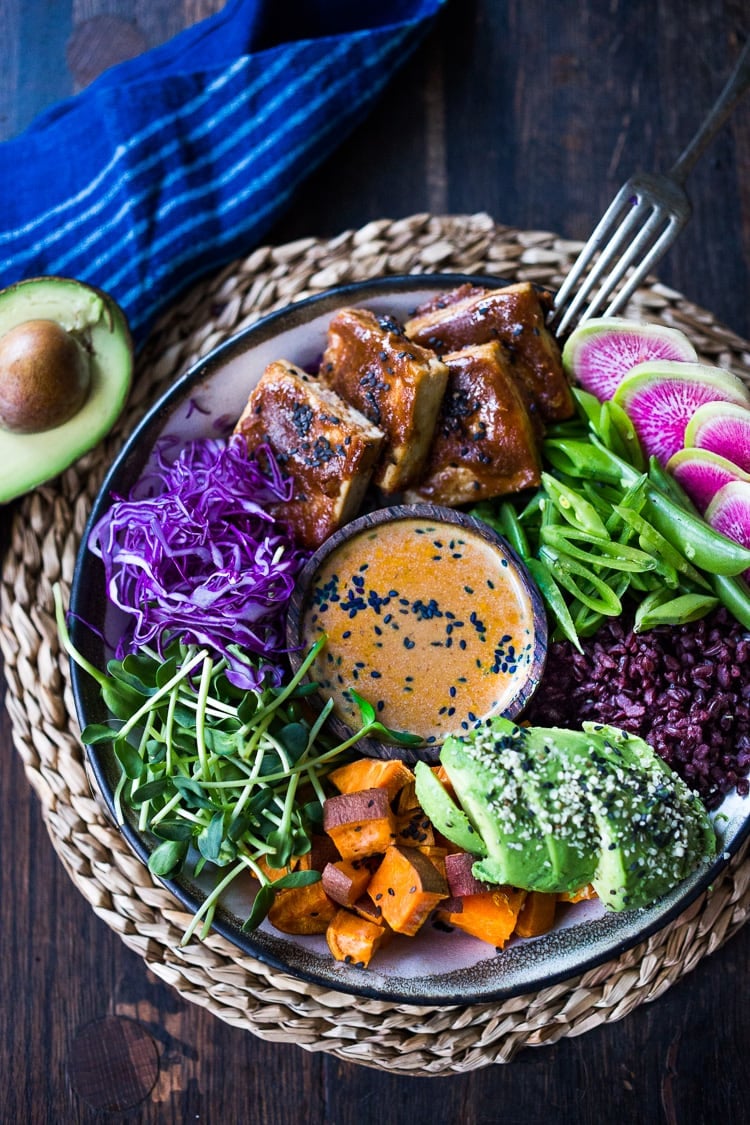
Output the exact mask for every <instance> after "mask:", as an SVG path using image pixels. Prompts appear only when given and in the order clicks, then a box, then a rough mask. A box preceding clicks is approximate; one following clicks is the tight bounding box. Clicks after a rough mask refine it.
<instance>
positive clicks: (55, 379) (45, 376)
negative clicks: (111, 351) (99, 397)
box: [0, 319, 91, 434]
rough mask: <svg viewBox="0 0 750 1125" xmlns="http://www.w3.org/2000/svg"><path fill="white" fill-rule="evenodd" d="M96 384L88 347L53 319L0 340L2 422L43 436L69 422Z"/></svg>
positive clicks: (28, 323)
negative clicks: (46, 431)
mask: <svg viewBox="0 0 750 1125" xmlns="http://www.w3.org/2000/svg"><path fill="white" fill-rule="evenodd" d="M90 385H91V364H90V361H89V356H88V353H87V351H86V350H85V348H84V347H83V346H82V345H81V344H80V343H79V341H78V340H77V339H76V338H75V336H73V335H72V333H70V332H67V331H66V330H65V329H64V328H63V327H62V325H61V324H59V323H58V322H57V321H54V320H46V319H45V320H42V319H35V320H27V321H23V322H22V323H21V324H18V325H16V327H15V328H11V329H10V331H9V332H6V333H5V335H4V336H3V337H2V338H1V339H0V424H2V426H3V427H4V428H5V429H6V430H11V431H12V432H14V433H22V434H29V433H40V432H42V431H44V430H51V429H53V428H54V427H56V426H60V425H62V424H63V422H67V420H68V419H69V418H72V417H73V415H74V414H77V413H78V411H79V410H80V409H81V407H82V406H83V403H84V402H85V400H86V396H87V394H88V392H89V387H90Z"/></svg>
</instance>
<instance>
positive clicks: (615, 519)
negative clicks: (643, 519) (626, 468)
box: [606, 473, 648, 542]
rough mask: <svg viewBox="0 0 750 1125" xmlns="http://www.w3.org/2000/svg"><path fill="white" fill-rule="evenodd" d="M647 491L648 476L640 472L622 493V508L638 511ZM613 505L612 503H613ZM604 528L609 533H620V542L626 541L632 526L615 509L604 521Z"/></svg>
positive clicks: (644, 500) (620, 501)
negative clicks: (636, 478)
mask: <svg viewBox="0 0 750 1125" xmlns="http://www.w3.org/2000/svg"><path fill="white" fill-rule="evenodd" d="M647 491H648V477H647V475H646V474H645V473H641V475H640V476H639V477H638V480H636V481H634V482H633V483H632V484H631V485H629V487H628V488H626V489H625V491H624V492H623V494H622V497H621V499H620V500H619V501H615V503H620V504H621V505H622V506H623V508H628V509H630V510H631V511H633V512H637V513H640V512H641V511H642V510H643V506H644V504H645V503H646V496H647ZM613 507H614V505H613ZM606 528H607V531H608V532H609V534H610V535H613V534H614V533H615V532H618V531H619V533H620V535H621V536H622V539H621V542H627V541H628V539H630V538H631V537H632V533H633V530H634V529H633V528H632V527H630V525H629V524H627V523H625V521H624V520H623V518H622V516H620V515H618V513H617V512H616V511H614V510H613V511H612V512H611V514H610V516H609V519H608V520H607V522H606Z"/></svg>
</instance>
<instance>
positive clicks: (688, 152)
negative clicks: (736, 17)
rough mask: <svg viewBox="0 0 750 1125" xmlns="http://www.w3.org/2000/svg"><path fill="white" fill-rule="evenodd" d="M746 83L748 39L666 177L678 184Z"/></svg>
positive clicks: (749, 76)
mask: <svg viewBox="0 0 750 1125" xmlns="http://www.w3.org/2000/svg"><path fill="white" fill-rule="evenodd" d="M748 86H750V39H749V40H748V41H747V43H746V44H745V46H744V48H743V50H742V53H741V55H740V57H739V59H738V60H737V65H736V66H735V68H734V70H733V71H732V74H731V75H730V77H729V79H728V80H727V84H726V86H725V87H724V89H723V90H722V92H721V93H720V94H719V97H718V98H717V100H716V104H715V105H714V107H713V109H712V110H711V112H710V113H709V115H708V117H707V118H706V120H705V121H704V122H703V124H702V125H701V127H700V129H699V130H698V132H697V133H696V134H695V136H694V137H693V139H692V141H691V142H690V144H689V145H688V146H687V148H686V149H685V151H684V152H683V153H682V155H681V156H680V157H679V158H678V159H677V161H676V163H675V164H674V165H673V167H672V169H671V170H670V173H669V174H670V176H672V178H673V179H675V180H677V182H678V183H680V184H682V183H684V182H685V180H686V179H687V177H688V175H689V173H690V172H691V171H692V170H693V167H694V165H695V164H696V163H697V162H698V160H699V159H700V157H701V156H702V155H703V153H704V152H705V150H706V149H707V148H708V146H709V145H710V143H711V141H712V140H713V139H714V137H715V136H716V134H717V133H718V131H719V129H721V127H722V125H723V124H724V122H725V121H726V119H727V118H728V117H729V115H730V113H731V112H732V110H733V109H734V107H735V106H736V104H737V102H738V101H739V100H740V98H741V97H742V95H743V94H745V93H746V92H747V89H748Z"/></svg>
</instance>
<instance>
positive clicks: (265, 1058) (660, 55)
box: [0, 0, 750, 1125]
mask: <svg viewBox="0 0 750 1125" xmlns="http://www.w3.org/2000/svg"><path fill="white" fill-rule="evenodd" d="M278 2H279V3H280V2H281V0H278ZM300 2H301V0H300ZM219 6H220V3H219V2H218V0H151V2H150V3H149V4H141V3H139V2H138V0H118V2H117V3H116V4H112V3H109V2H108V0H87V2H86V3H85V4H84V3H79V2H76V3H72V2H67V0H60V2H58V3H56V4H48V3H42V0H23V2H22V3H19V2H16V3H13V2H10V3H9V2H5V3H0V19H1V21H2V35H3V66H2V68H0V135H1V136H3V137H8V136H12V135H14V134H15V133H16V132H18V131H19V130H20V129H22V128H23V127H24V125H25V124H26V123H27V122H28V121H29V120H30V119H31V117H32V115H33V114H34V113H35V112H37V111H38V110H39V109H41V108H43V107H44V106H45V105H47V104H49V103H50V102H51V101H54V100H55V99H57V98H59V97H61V96H64V95H65V94H67V93H69V92H71V91H72V90H74V89H77V88H79V87H80V86H81V85H84V84H85V83H86V82H87V81H90V80H91V78H92V77H94V76H95V74H96V73H97V72H98V71H99V70H100V69H101V68H102V67H103V66H105V65H108V64H110V63H112V62H116V61H117V60H118V59H119V58H121V57H124V56H126V55H128V54H132V53H134V52H138V51H141V50H143V49H145V48H146V47H148V46H150V45H153V44H155V43H157V42H160V41H161V40H163V39H164V38H167V37H168V36H169V35H172V34H174V33H175V32H176V31H178V30H179V29H180V27H181V26H183V25H184V24H185V23H188V22H192V21H194V20H196V19H198V18H200V17H202V16H204V15H206V14H209V13H210V12H211V11H212V10H216V8H218V7H219ZM290 7H293V4H292V5H290ZM749 33H750V11H748V6H747V3H746V0H695V2H691V3H685V0H660V2H659V3H658V4H656V3H654V2H653V0H578V2H577V3H575V4H573V3H564V2H561V0H552V2H547V3H543V2H540V0H530V2H529V0H525V2H520V0H451V3H450V4H449V6H448V9H447V10H446V11H445V12H444V13H443V15H442V17H441V19H440V21H439V23H438V26H437V27H436V29H435V30H434V32H433V33H432V34H431V35H430V36H429V39H428V40H427V41H426V42H425V43H424V45H423V46H422V47H421V48H420V50H419V52H418V53H417V55H416V56H415V57H414V58H413V59H412V61H411V62H410V63H409V65H408V66H407V68H406V69H405V70H404V71H403V72H402V73H401V74H399V75H398V76H397V77H396V79H395V81H394V82H393V84H392V85H391V86H390V88H389V90H388V91H387V93H386V94H385V96H384V98H383V99H382V101H381V102H380V103H379V105H378V107H377V108H376V110H375V112H374V113H373V114H372V115H371V117H370V118H369V120H368V121H367V122H366V123H364V124H363V125H362V126H361V127H360V128H359V129H358V131H357V132H356V134H355V135H354V136H352V137H351V138H350V139H348V140H347V141H345V143H344V144H343V145H342V146H341V148H340V150H339V151H338V152H337V154H336V155H335V156H334V157H333V158H332V159H330V160H329V161H328V162H327V164H326V165H325V167H323V168H321V169H320V170H318V171H317V172H316V173H315V174H314V175H313V176H312V178H311V180H310V181H309V183H308V185H307V186H306V188H305V189H304V191H302V192H301V193H300V194H299V196H298V198H297V199H296V200H295V201H294V203H293V204H292V206H291V207H290V208H289V210H288V212H287V214H286V215H285V216H284V218H283V219H282V220H281V221H280V222H279V223H278V224H277V226H276V227H275V229H274V230H273V231H271V232H270V235H269V239H270V240H272V241H286V240H288V239H291V238H294V237H297V236H299V235H315V236H330V235H333V234H335V233H336V232H337V231H338V230H340V229H342V228H344V227H348V226H359V225H362V224H364V223H365V222H367V221H368V220H369V219H372V218H376V217H382V216H388V217H393V218H396V217H399V216H402V215H407V214H411V213H414V212H417V211H432V212H436V213H445V212H448V211H452V212H472V211H479V210H486V211H488V212H489V213H490V214H491V215H492V216H493V217H494V218H495V219H497V220H498V221H500V222H502V223H507V224H511V225H514V226H518V227H523V228H534V229H539V230H549V231H557V232H559V233H561V234H564V235H566V236H568V237H571V238H582V237H584V236H585V235H587V234H588V232H589V230H590V229H591V227H592V225H593V223H594V221H595V219H596V218H597V217H598V215H599V214H600V212H601V210H602V209H603V207H604V206H605V205H606V204H607V202H608V201H609V199H610V198H611V196H612V194H613V192H614V190H615V188H616V187H617V186H618V185H619V183H620V181H621V180H623V179H625V178H626V176H627V175H628V174H630V173H631V172H632V171H634V170H636V169H660V168H665V167H666V166H668V165H669V163H670V162H671V161H672V160H673V159H674V158H675V157H676V155H677V154H678V151H679V149H680V148H681V146H682V145H683V143H684V142H686V141H687V139H688V138H689V136H690V135H691V132H692V130H693V129H694V127H695V126H696V125H697V124H698V122H699V120H700V119H701V117H702V115H703V113H704V112H705V110H706V109H707V107H708V106H709V104H710V103H711V101H712V100H713V98H714V97H715V95H716V94H717V93H718V90H719V88H720V87H721V85H722V83H723V80H724V77H725V75H726V74H727V72H728V69H729V67H730V64H731V62H732V60H733V59H734V58H735V57H736V55H737V53H738V50H739V48H740V46H741V45H742V43H743V42H744V41H745V38H746V37H747V35H748V34H749ZM0 159H2V150H0ZM690 191H691V195H692V199H693V203H694V217H693V220H692V222H691V224H690V226H689V227H688V229H687V230H686V231H685V233H684V234H683V235H682V237H681V240H680V241H679V243H678V245H677V246H676V247H675V248H674V249H673V250H672V252H671V254H670V255H669V257H668V259H667V260H666V261H665V262H664V263H663V265H662V267H661V269H660V274H661V276H662V278H663V279H664V280H665V281H666V282H668V283H670V284H672V285H674V287H675V288H677V289H679V290H680V291H682V292H683V293H685V294H687V295H688V296H689V297H690V298H691V299H693V300H695V301H696V302H698V303H699V304H701V305H703V306H705V307H706V308H708V309H710V310H712V312H713V313H714V314H715V316H716V317H717V319H718V320H720V321H722V322H724V323H725V324H727V325H729V326H730V327H731V328H732V329H734V330H735V331H737V332H738V333H740V334H741V335H743V336H745V337H750V299H749V298H750V290H749V287H748V265H749V263H750V98H748V100H747V101H746V102H745V103H744V104H743V105H742V106H741V107H740V108H739V110H738V111H737V112H736V114H735V116H734V117H733V119H732V121H731V123H730V124H729V126H728V127H727V128H726V129H725V130H724V132H723V133H722V135H721V137H720V138H719V139H718V140H717V142H716V143H715V145H714V146H713V148H712V149H711V151H710V153H709V154H708V155H707V156H706V157H705V158H704V160H703V163H702V164H701V165H700V167H699V168H698V169H697V170H696V172H695V173H694V175H693V177H692V179H691V181H690ZM10 515H11V511H10V510H6V511H3V512H2V513H1V514H0V518H1V519H2V521H3V523H2V526H3V529H4V534H5V535H6V537H7V526H8V524H9V519H10ZM0 778H1V784H0V803H1V804H0V855H1V856H2V864H0V910H1V911H2V928H1V929H0V950H1V951H2V952H1V954H0V1121H2V1122H3V1123H7V1125H15V1123H25V1122H34V1123H35V1122H50V1123H55V1125H59V1123H61V1122H65V1123H67V1122H94V1121H102V1120H107V1119H117V1120H127V1121H133V1122H134V1121H142V1122H188V1121H202V1122H211V1123H212V1125H232V1123H238V1122H239V1123H244V1122H249V1123H253V1125H255V1123H262V1125H297V1123H298V1122H310V1123H311V1125H316V1123H327V1125H347V1123H352V1125H353V1123H355V1122H356V1123H357V1125H366V1123H369V1122H373V1123H374V1122H378V1123H383V1125H402V1123H403V1125H406V1123H407V1122H408V1123H409V1125H427V1123H429V1125H434V1123H435V1122H439V1123H454V1122H455V1123H456V1125H480V1123H482V1125H489V1123H491V1122H501V1121H502V1122H503V1123H504V1125H530V1123H536V1122H540V1123H541V1122H544V1123H548V1122H549V1123H571V1125H573V1123H575V1125H585V1123H591V1125H599V1123H601V1122H610V1121H643V1122H646V1123H649V1122H667V1123H670V1125H671V1123H674V1122H679V1123H692V1122H696V1123H697V1122H705V1123H708V1125H712V1123H714V1122H722V1123H724V1125H734V1123H737V1125H740V1123H742V1122H746V1121H748V1120H750V1074H749V1072H748V1066H747V1053H748V1048H750V1004H748V985H747V980H748V971H749V970H750V927H747V928H746V929H745V930H743V931H741V932H740V934H739V935H738V936H736V937H735V938H734V939H733V940H732V941H731V942H730V943H729V944H727V945H726V946H725V947H724V948H722V949H721V950H720V951H719V952H718V953H716V954H715V955H713V956H711V957H710V958H708V959H706V960H704V961H703V962H701V963H700V964H699V965H698V967H697V968H696V969H695V970H694V971H693V972H691V973H690V974H689V975H687V976H686V977H685V978H683V980H682V981H681V982H680V983H678V984H677V985H675V986H674V987H672V988H671V989H670V990H669V991H668V992H667V993H666V994H665V995H664V996H662V997H661V998H660V999H659V1000H658V1001H656V1002H655V1003H653V1004H648V1005H644V1006H641V1007H640V1008H638V1009H637V1010H636V1011H634V1012H632V1013H631V1014H630V1015H629V1016H627V1017H626V1018H625V1019H623V1020H621V1021H619V1022H613V1023H611V1024H609V1025H607V1026H600V1027H599V1028H597V1029H596V1030H593V1031H591V1032H589V1033H587V1034H585V1035H583V1036H580V1037H578V1038H571V1039H565V1040H563V1041H561V1042H559V1043H558V1044H557V1045H555V1046H550V1047H544V1048H539V1049H533V1050H526V1051H525V1052H522V1053H521V1054H520V1055H518V1056H517V1058H516V1059H515V1060H514V1061H513V1062H512V1063H511V1064H509V1065H506V1066H495V1067H490V1068H484V1069H480V1070H477V1071H475V1072H473V1073H467V1074H463V1075H460V1076H455V1077H449V1078H443V1079H433V1080H427V1079H425V1080H417V1079H415V1078H407V1077H397V1076H393V1075H391V1074H386V1073H382V1072H377V1071H373V1070H369V1069H366V1068H363V1067H358V1066H354V1065H349V1064H344V1063H340V1062H338V1061H337V1060H336V1059H334V1058H331V1057H329V1056H326V1055H325V1054H323V1053H319V1054H310V1053H307V1052H305V1051H303V1050H301V1049H299V1048H298V1047H296V1046H294V1045H291V1044H290V1045H274V1044H269V1043H265V1042H263V1041H261V1040H259V1039H257V1038H256V1037H255V1036H253V1035H252V1034H249V1033H247V1032H243V1031H240V1030H235V1029H233V1028H231V1027H229V1026H228V1025H226V1024H224V1023H222V1022H221V1021H220V1020H218V1019H216V1018H215V1017H213V1016H212V1015H210V1014H209V1013H207V1012H205V1011H204V1010H202V1009H201V1008H199V1007H198V1006H195V1005H191V1004H189V1003H187V1002H185V1001H183V1000H182V999H181V998H180V997H179V996H178V995H177V994H176V993H174V992H173V991H172V990H171V989H170V988H169V987H167V986H166V985H164V984H162V983H161V982H160V981H158V980H157V979H155V978H154V977H153V976H152V975H150V974H149V972H148V971H147V970H146V968H145V966H144V964H143V962H142V961H141V960H140V958H139V957H138V956H136V954H135V953H132V952H130V951H129V950H128V949H127V948H126V947H125V946H124V945H123V944H122V943H121V941H120V940H119V939H118V937H117V936H116V935H115V934H114V933H113V932H112V931H111V930H110V929H108V927H107V926H106V925H105V924H104V923H103V922H102V921H100V920H99V919H97V918H96V916H95V915H94V914H93V912H92V911H91V909H90V907H89V906H88V905H87V904H86V902H85V901H84V899H83V898H82V896H81V895H80V894H79V892H78V891H77V890H76V888H75V887H74V886H73V885H72V884H71V882H70V880H69V879H68V877H67V875H66V874H65V872H64V870H63V868H62V866H61V865H60V863H59V861H58V859H57V857H56V855H55V852H54V850H53V848H52V846H51V844H50V841H49V839H48V837H47V833H46V830H45V828H44V826H43V823H42V819H41V816H40V809H39V805H38V802H37V800H36V798H35V797H34V796H33V794H32V791H31V789H30V787H29V785H28V783H27V781H26V779H25V777H24V773H23V770H22V767H21V761H20V758H19V757H18V755H17V754H16V753H15V751H14V750H13V747H12V745H11V735H10V723H9V720H8V718H7V716H6V715H5V712H4V711H3V713H2V718H1V719H0ZM103 1016H129V1017H133V1018H134V1019H135V1020H137V1021H139V1022H140V1025H141V1027H142V1028H143V1029H144V1030H145V1032H146V1033H147V1035H148V1036H149V1037H150V1038H149V1041H150V1042H152V1043H153V1044H154V1046H155V1048H156V1049H157V1050H158V1054H159V1077H158V1081H157V1084H156V1087H155V1089H154V1091H153V1093H152V1094H151V1095H150V1096H149V1097H147V1098H146V1100H145V1101H143V1102H142V1103H141V1104H140V1105H139V1106H138V1107H137V1108H135V1109H133V1110H132V1111H130V1112H128V1113H127V1114H125V1115H119V1116H115V1117H112V1115H109V1114H106V1113H103V1112H96V1111H95V1110H94V1109H92V1108H91V1107H90V1106H89V1105H87V1103H86V1102H85V1101H84V1100H83V1099H82V1098H81V1097H80V1096H79V1094H78V1093H77V1092H76V1086H75V1084H74V1083H73V1082H71V1077H70V1060H71V1051H72V1049H73V1047H74V1044H75V1043H76V1042H78V1043H79V1044H80V1042H81V1040H80V1038H79V1037H80V1035H81V1033H82V1031H83V1029H85V1028H86V1026H87V1025H88V1024H89V1023H90V1022H91V1021H94V1020H96V1019H98V1018H100V1017H103ZM112 1081H113V1082H114V1081H116V1077H115V1075H114V1074H113V1076H112Z"/></svg>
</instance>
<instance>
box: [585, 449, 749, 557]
mask: <svg viewBox="0 0 750 1125" xmlns="http://www.w3.org/2000/svg"><path fill="white" fill-rule="evenodd" d="M566 444H567V445H571V444H572V443H570V442H568V443H566ZM591 444H592V445H593V446H594V448H596V449H597V450H598V452H599V460H600V462H601V464H602V465H603V466H604V465H606V466H608V467H607V468H603V472H608V473H609V474H612V473H614V471H615V469H616V468H617V467H619V470H620V474H621V479H622V481H623V482H624V483H625V484H633V483H634V482H635V481H636V480H637V479H638V477H639V475H640V474H639V473H638V472H637V470H636V469H634V468H633V467H632V466H631V465H628V464H627V462H625V461H623V460H622V459H621V458H619V457H617V456H616V455H615V454H614V453H612V452H611V451H610V450H608V449H605V448H604V446H602V445H601V443H600V442H599V440H598V438H596V437H595V436H593V435H592V436H591ZM602 479H606V478H605V477H604V476H603V477H602ZM645 514H646V516H647V517H648V520H649V523H650V524H651V525H652V526H653V527H654V528H655V529H656V530H657V531H659V532H660V533H661V534H662V536H663V537H664V538H665V539H666V540H667V541H668V542H669V543H671V545H672V546H673V547H675V548H676V549H677V550H678V551H681V552H682V553H683V554H684V556H685V558H686V559H688V560H689V561H690V562H691V563H694V564H695V565H696V566H697V567H700V569H701V570H705V571H706V572H707V573H708V574H727V575H737V574H742V572H743V571H744V570H747V569H748V568H750V550H748V549H747V548H746V547H742V546H741V545H740V544H739V543H734V542H732V540H731V539H727V537H726V536H725V535H721V534H720V533H719V532H718V531H714V529H713V528H712V527H709V525H708V524H707V523H706V521H705V520H703V519H701V517H700V516H696V515H693V514H692V513H691V512H690V511H688V510H687V509H686V508H684V507H683V506H682V505H680V504H678V503H677V502H676V501H675V500H673V499H672V498H671V496H669V495H668V494H667V493H666V492H663V491H662V490H661V489H660V488H657V486H656V485H655V484H653V483H652V484H651V487H650V488H649V490H648V499H647V502H646V512H645Z"/></svg>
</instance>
